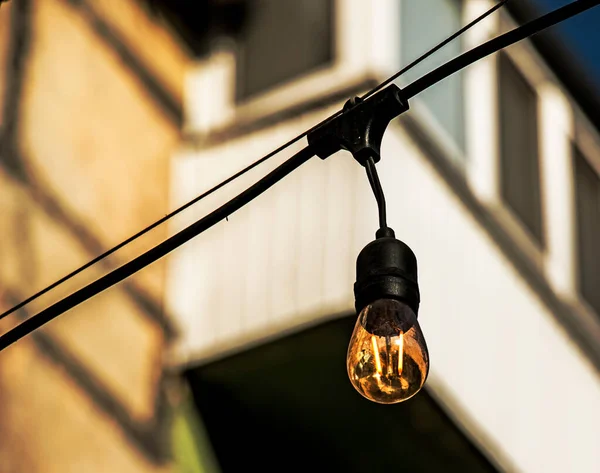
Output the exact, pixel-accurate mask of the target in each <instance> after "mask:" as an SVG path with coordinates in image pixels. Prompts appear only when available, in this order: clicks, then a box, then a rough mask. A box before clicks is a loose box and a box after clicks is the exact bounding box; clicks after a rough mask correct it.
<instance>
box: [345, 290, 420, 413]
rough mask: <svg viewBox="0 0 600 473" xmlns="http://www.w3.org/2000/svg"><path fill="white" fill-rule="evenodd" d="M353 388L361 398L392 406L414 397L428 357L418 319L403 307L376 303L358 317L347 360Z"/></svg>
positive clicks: (388, 301) (396, 303) (389, 302)
mask: <svg viewBox="0 0 600 473" xmlns="http://www.w3.org/2000/svg"><path fill="white" fill-rule="evenodd" d="M346 365H347V368H348V376H349V377H350V381H351V382H352V385H353V386H354V387H355V388H356V390H357V391H358V392H359V393H361V394H362V395H363V396H364V397H366V398H367V399H369V400H371V401H375V402H379V403H381V404H394V403H396V402H401V401H405V400H406V399H408V398H410V397H412V396H414V395H415V394H416V393H417V392H418V391H419V390H420V389H421V388H422V387H423V384H425V380H426V379H427V374H428V373H429V353H428V352H427V345H426V344H425V339H424V338H423V332H421V327H419V323H418V322H417V317H416V315H415V313H414V312H413V311H412V309H411V308H410V307H408V306H407V305H406V304H404V303H402V302H399V301H396V300H393V299H379V300H377V301H375V302H373V303H372V304H369V305H367V306H366V307H365V308H364V309H363V310H362V311H361V312H360V314H359V315H358V320H357V321H356V326H355V327H354V332H353V333H352V338H351V339H350V346H349V347H348V357H347V359H346Z"/></svg>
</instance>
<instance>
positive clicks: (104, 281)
mask: <svg viewBox="0 0 600 473" xmlns="http://www.w3.org/2000/svg"><path fill="white" fill-rule="evenodd" d="M505 3H506V0H504V1H503V2H499V3H498V4H497V5H495V6H494V7H493V8H492V9H491V10H490V11H487V12H486V13H484V15H482V16H481V17H479V18H478V19H476V20H475V21H480V20H481V19H483V18H485V17H486V16H487V15H489V14H490V13H492V12H493V11H495V10H497V9H498V8H500V7H501V6H502V5H504V4H505ZM598 4H600V0H576V1H574V2H572V3H569V4H567V5H565V6H563V7H561V8H558V9H556V10H554V11H551V12H550V13H547V14H545V15H543V16H541V17H539V18H537V19H534V20H532V21H530V22H528V23H526V24H524V25H522V26H519V27H517V28H515V29H513V30H511V31H509V32H507V33H504V34H502V35H500V36H498V37H496V38H494V39H491V40H489V41H487V42H485V43H483V44H482V45H480V46H477V47H475V48H473V49H471V50H469V51H467V52H465V53H463V54H461V55H459V56H458V57H456V58H454V59H452V60H450V61H448V62H447V63H445V64H443V65H442V66H440V67H438V68H436V69H434V70H433V71H431V72H429V73H427V74H425V75H424V76H422V77H421V78H419V79H417V80H415V81H414V82H412V83H411V84H409V85H408V86H407V87H405V88H404V89H403V90H402V91H401V92H402V99H403V100H406V101H408V100H409V99H411V98H413V97H414V96H416V95H418V94H419V93H421V92H422V91H424V90H426V89H427V88H429V87H431V86H432V85H434V84H436V83H438V82H439V81H441V80H443V79H445V78H446V77H449V76H450V75H452V74H454V73H456V72H458V71H459V70H461V69H463V68H465V67H467V66H469V65H470V64H473V63H474V62H476V61H478V60H479V59H482V58H484V57H486V56H489V55H490V54H493V53H495V52H497V51H499V50H501V49H503V48H505V47H507V46H510V45H512V44H514V43H516V42H518V41H521V40H523V39H525V38H528V37H530V36H532V35H534V34H536V33H539V32H540V31H542V30H544V29H546V28H549V27H551V26H553V25H556V24H557V23H560V22H562V21H565V20H567V19H569V18H571V17H573V16H575V15H578V14H581V13H583V12H584V11H586V10H589V9H590V8H593V7H595V6H597V5H598ZM472 24H474V22H472ZM472 24H471V25H470V26H472ZM467 26H469V25H467ZM470 26H469V27H470ZM466 29H468V28H467V27H464V28H462V29H461V30H459V31H458V32H457V33H455V35H453V36H454V37H456V36H458V35H460V34H462V32H464V31H466ZM451 38H452V37H451ZM450 40H451V39H450V38H448V39H446V40H444V41H443V42H442V43H440V45H438V46H436V47H435V48H434V50H437V49H439V48H441V47H443V46H444V45H445V44H447V43H448V42H449V41H450ZM434 50H432V51H433V52H435V51H434ZM432 51H428V52H427V53H425V54H424V55H423V56H421V58H419V59H418V60H417V61H414V62H413V63H412V64H409V66H407V67H406V68H404V69H403V71H400V72H399V73H397V74H395V75H394V76H392V77H391V78H389V79H387V80H386V81H384V83H382V84H380V85H378V86H377V87H376V88H375V89H373V90H372V91H369V92H368V93H367V94H365V96H363V97H362V98H361V99H359V100H358V101H357V104H356V107H360V106H361V104H364V103H365V102H364V99H366V98H369V97H371V96H373V97H371V99H376V98H377V97H379V96H380V94H382V93H383V92H386V91H387V90H388V89H389V87H388V88H387V89H385V90H382V91H381V92H380V93H379V94H377V95H375V93H376V92H377V91H379V90H381V89H383V88H384V87H385V86H386V85H387V84H389V83H390V82H391V81H393V80H394V79H395V78H396V77H398V76H399V75H400V74H402V73H403V72H405V71H406V70H408V69H409V68H410V67H414V65H416V64H417V63H418V62H420V61H422V60H423V59H425V58H426V57H428V56H429V55H431V54H433V52H432ZM391 87H394V88H395V89H397V88H396V87H395V86H391ZM388 95H389V94H388ZM407 108H408V107H407ZM407 108H406V109H407ZM352 111H353V110H352V107H350V108H344V109H343V111H339V112H337V113H336V114H334V115H332V116H331V117H329V118H327V119H326V120H324V121H323V122H321V123H319V124H318V125H316V126H315V127H313V128H311V129H310V130H307V131H306V132H304V133H302V134H300V135H298V136H297V137H295V138H294V139H292V140H290V141H289V142H288V143H286V144H284V145H282V146H281V147H279V148H278V149H277V150H275V151H273V152H271V153H269V154H267V155H266V156H264V157H263V158H261V159H259V160H258V161H255V162H254V163H252V164H251V165H249V166H248V167H247V168H244V169H242V170H241V171H239V172H238V173H236V174H235V175H233V176H231V177H230V178H228V179H227V180H226V181H223V182H222V183H220V184H218V185H217V186H215V187H213V188H212V189H210V190H208V191H207V192H205V193H204V194H202V195H201V196H198V197H196V198H195V199H193V200H192V201H190V202H188V203H187V204H185V205H184V206H182V207H180V208H178V209H177V210H175V211H173V212H171V213H170V214H168V215H167V216H165V217H163V218H162V219H160V220H159V221H157V222H155V223H154V224H152V225H150V226H149V227H147V228H146V229H144V230H142V231H141V232H139V233H138V234H136V235H134V236H132V237H130V238H129V239H128V240H126V241H125V242H123V243H121V244H119V245H117V246H116V247H114V248H112V249H111V250H109V251H107V252H105V253H104V254H103V255H100V256H99V257H97V258H95V259H94V260H92V262H89V263H87V264H86V265H84V266H82V267H81V268H79V269H78V270H76V271H74V272H73V273H71V275H68V276H65V277H64V278H63V279H62V280H60V281H57V282H56V283H54V284H53V285H51V286H48V288H46V289H44V290H43V291H40V293H38V294H36V295H34V296H32V297H30V298H29V299H27V300H26V301H23V302H22V303H20V304H18V305H17V306H15V307H13V308H12V309H10V310H9V311H6V312H5V313H3V314H2V315H0V318H1V317H4V316H6V315H8V314H10V313H12V312H14V311H16V310H18V309H19V308H21V307H23V306H24V305H25V304H26V303H28V302H30V301H31V300H34V299H35V298H37V297H39V296H41V295H42V293H45V292H47V291H49V290H50V289H51V288H53V287H56V286H57V285H59V284H61V283H62V282H64V281H66V280H68V279H70V278H71V277H73V276H74V275H75V274H77V273H78V272H80V271H83V270H84V269H85V268H87V267H89V266H91V265H92V264H95V263H96V262H98V261H100V260H101V259H103V258H105V257H107V256H108V255H110V254H112V253H114V252H115V251H117V250H118V249H119V248H122V247H123V246H125V245H126V244H128V243H130V242H131V241H133V240H135V239H137V238H139V237H140V236H141V235H143V234H145V233H147V232H148V231H150V230H151V229H152V228H155V227H156V226H158V225H160V224H161V223H163V222H164V221H166V220H168V219H169V218H171V217H172V216H174V215H176V214H177V213H179V212H181V211H183V210H184V209H185V208H188V207H189V206H191V205H193V203H196V202H198V201H199V200H201V199H203V198H204V197H206V196H208V195H210V194H212V193H213V192H215V191H216V190H218V189H220V188H221V187H223V186H225V185H226V184H228V183H230V182H231V181H233V180H234V179H237V178H238V177H240V176H241V175H243V174H245V173H246V172H248V171H249V170H251V169H253V168H254V167H256V166H258V165H259V164H261V163H263V162H265V161H266V160H267V159H270V158H271V157H272V156H274V155H275V154H277V153H279V152H280V151H282V150H284V149H286V148H287V147H289V146H291V145H292V144H293V143H295V142H297V141H298V140H300V139H301V138H303V137H305V136H307V135H309V134H310V133H313V132H316V131H318V130H319V129H322V128H323V127H325V126H326V125H327V124H329V123H331V122H333V121H334V120H335V119H337V118H339V117H341V116H342V115H343V114H351V113H352ZM399 113H400V112H399ZM309 138H310V137H309ZM309 143H310V139H309ZM315 154H319V150H317V149H316V148H315V147H314V146H313V145H311V144H309V146H307V147H305V148H304V149H302V150H301V151H299V152H298V153H296V154H295V155H293V156H292V157H291V158H289V159H288V160H287V161H285V162H283V163H282V164H281V165H280V166H279V167H277V168H275V169H274V170H273V171H271V172H270V173H268V174H267V175H266V176H264V177H263V178H262V179H260V180H259V181H257V182H256V183H255V184H254V185H252V186H251V187H249V188H248V189H246V190H245V191H243V192H242V193H241V194H239V195H238V196H236V197H234V198H233V199H231V200H230V201H229V202H227V203H225V204H224V205H222V206H221V207H219V208H217V209H216V210H214V211H213V212H211V213H209V214H208V215H206V216H205V217H203V218H201V219H200V220H198V221H197V222H195V223H193V224H191V225H190V226H188V227H187V228H185V229H183V230H181V231H180V232H178V233H176V234H175V235H173V236H171V237H170V238H168V239H167V240H165V241H163V242H162V243H160V244H158V245H157V246H155V247H154V248H152V249H150V250H148V251H146V252H145V253H143V254H141V255H139V256H138V257H136V258H134V259H133V260H131V261H129V262H127V263H125V264H123V265H122V266H120V267H118V268H116V269H115V270H113V271H111V272H110V273H108V274H106V275H105V276H102V277H100V278H99V279H97V280H96V281H94V282H92V283H90V284H88V285H87V286H84V287H83V288H81V289H79V290H77V291H75V292H74V293H72V294H70V295H69V296H67V297H65V298H63V299H62V300H60V301H58V302H56V303H55V304H52V305H51V306H49V307H48V308H46V309H44V310H42V311H41V312H39V313H37V314H36V315H34V316H32V317H30V318H29V319H27V320H25V321H23V322H21V323H20V324H19V325H17V326H16V327H14V328H12V329H11V330H9V331H8V332H6V333H5V334H3V335H1V336H0V351H2V350H4V349H5V348H7V347H8V346H10V345H12V344H13V343H15V342H16V341H18V340H20V339H21V338H23V337H25V336H26V335H28V334H30V333H31V332H33V331H34V330H36V329H38V328H40V327H41V326H43V325H44V324H46V323H47V322H49V321H51V320H53V319H54V318H56V317H58V316H59V315H61V314H63V313H65V312H67V311H68V310H70V309H72V308H73V307H75V306H77V305H79V304H81V303H82V302H84V301H86V300H88V299H90V298H91V297H93V296H95V295H97V294H99V293H100V292H102V291H104V290H106V289H108V288H109V287H112V286H113V285H115V284H117V283H119V282H120V281H122V280H124V279H126V278H127V277H129V276H131V275H132V274H134V273H136V272H137V271H139V270H141V269H143V268H145V267H146V266H148V265H150V264H152V263H154V262H155V261H157V260H158V259H160V258H162V257H163V256H165V255H167V254H168V253H170V252H171V251H173V250H175V249H176V248H178V247H180V246H181V245H183V244H184V243H186V242H188V241H189V240H191V239H192V238H194V237H196V236H197V235H199V234H201V233H203V232H204V231H206V230H207V229H209V228H211V227H212V226H214V225H216V224H217V223H219V222H220V221H222V220H224V219H225V218H226V217H227V216H229V215H231V214H232V213H234V212H235V211H237V210H239V209H240V208H242V207H243V206H244V205H246V204H247V203H249V202H251V201H252V200H253V199H254V198H256V197H258V196H259V195H261V194H262V193H263V192H265V191H266V190H267V189H269V188H270V187H272V186H273V185H275V184H276V183H277V182H279V181H280V180H281V179H283V178H284V177H285V176H287V175H288V174H290V173H291V172H293V171H294V170H296V169H297V168H298V167H300V166H301V165H302V164H304V163H305V162H307V161H308V160H309V159H310V158H312V157H313V156H315ZM319 156H321V154H319ZM321 157H322V156H321ZM370 166H371V165H370V164H369V167H370ZM368 172H369V174H370V170H369V168H368ZM380 217H382V218H383V219H384V218H385V214H383V215H381V214H380Z"/></svg>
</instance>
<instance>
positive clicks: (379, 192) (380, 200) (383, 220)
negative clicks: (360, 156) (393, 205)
mask: <svg viewBox="0 0 600 473" xmlns="http://www.w3.org/2000/svg"><path fill="white" fill-rule="evenodd" d="M365 169H366V170H367V177H368V179H369V184H371V189H373V194H375V200H376V201H377V209H378V211H379V228H382V229H383V228H387V216H386V205H385V195H384V194H383V188H382V187H381V181H379V175H378V174H377V168H376V167H375V161H373V158H369V159H367V160H366V162H365Z"/></svg>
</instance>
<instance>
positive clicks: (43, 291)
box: [0, 0, 508, 320]
mask: <svg viewBox="0 0 600 473" xmlns="http://www.w3.org/2000/svg"><path fill="white" fill-rule="evenodd" d="M507 1H508V0H502V1H501V2H499V3H498V4H497V5H495V6H494V7H492V8H490V9H489V10H488V11H486V12H485V13H483V14H482V15H481V16H479V17H477V18H476V19H475V20H473V21H472V22H471V23H469V24H468V25H466V26H464V27H463V28H461V29H460V30H458V31H457V32H456V33H454V34H453V35H452V36H450V37H448V38H446V39H445V40H444V41H442V42H441V43H439V44H437V45H436V46H435V47H433V48H432V49H430V50H429V51H427V52H426V53H425V54H423V55H422V56H420V57H419V58H417V59H415V60H414V61H413V62H412V63H410V64H409V65H408V66H406V67H404V68H403V69H402V70H400V71H399V72H397V73H396V74H394V75H393V76H391V77H390V78H388V79H387V80H385V81H384V82H382V83H381V84H379V85H378V86H377V87H375V88H374V89H371V90H370V91H369V92H367V93H366V94H365V95H363V97H362V99H363V100H364V99H365V98H367V97H369V96H371V95H373V94H374V93H375V92H377V91H378V90H380V89H382V88H383V87H385V86H386V85H388V84H389V83H390V82H392V81H393V80H394V79H396V78H398V77H399V76H401V75H402V74H404V73H405V72H407V71H409V70H410V69H412V68H413V67H415V66H416V65H417V64H419V63H420V62H422V61H423V60H425V59H427V58H428V57H429V56H431V55H432V54H433V53H435V52H437V51H438V50H440V49H441V48H442V47H444V46H445V45H446V44H448V43H449V42H451V41H452V40H454V39H455V38H457V37H458V36H460V35H461V34H463V33H464V32H465V31H467V30H468V29H469V28H471V27H472V26H474V25H475V24H477V23H479V22H480V21H481V20H483V19H484V18H485V17H487V16H488V15H490V14H491V13H493V12H494V11H496V10H497V9H498V8H500V7H501V6H503V5H504V4H505V3H506V2H507ZM342 113H343V111H342V110H340V111H338V112H336V113H335V114H333V115H332V116H330V117H328V118H326V119H325V120H323V121H322V122H320V123H319V124H317V125H315V126H314V127H312V128H311V129H310V130H306V131H305V132H304V133H301V134H300V135H298V136H296V137H295V138H292V139H291V140H289V141H288V142H287V143H285V144H283V145H281V146H280V147H279V148H277V149H276V150H274V151H272V152H270V153H269V154H267V155H266V156H263V157H262V158H260V159H258V160H256V161H254V162H253V163H252V164H250V165H248V166H247V167H245V168H244V169H241V170H240V171H238V172H237V173H235V174H234V175H232V176H230V177H229V178H227V179H225V180H224V181H223V182H221V183H219V184H217V185H216V186H214V187H212V188H211V189H209V190H207V191H206V192H204V193H202V194H200V195H199V196H197V197H195V198H194V199H192V200H190V201H189V202H187V203H186V204H184V205H182V206H181V207H179V208H177V209H175V210H173V211H172V212H170V213H168V214H167V215H165V216H164V217H162V218H161V219H159V220H157V221H156V222H154V223H152V224H151V225H149V226H147V227H146V228H144V229H142V230H140V231H139V232H138V233H136V234H135V235H132V236H130V237H129V238H127V239H126V240H124V241H122V242H121V243H119V244H118V245H116V246H114V247H112V248H111V249H109V250H107V251H105V252H104V253H102V254H101V255H98V256H96V257H95V258H94V259H92V260H91V261H88V262H87V263H85V264H84V265H83V266H80V267H79V268H77V269H75V270H73V271H72V272H70V273H69V274H67V275H66V276H63V277H62V278H61V279H59V280H58V281H55V282H54V283H52V284H50V285H49V286H47V287H45V288H44V289H41V290H40V291H38V292H36V293H35V294H33V295H31V296H30V297H28V298H27V299H25V300H23V301H21V302H19V303H18V304H17V305H15V306H14V307H11V308H10V309H8V310H6V311H5V312H3V313H1V314H0V320H2V319H3V318H4V317H7V316H9V315H10V314H12V313H13V312H16V311H17V310H19V309H21V308H22V307H24V306H25V305H27V304H29V303H30V302H32V301H34V300H36V299H38V298H39V297H41V296H43V295H44V294H46V293H48V292H49V291H51V290H52V289H54V288H55V287H58V286H60V285H61V284H62V283H64V282H66V281H68V280H69V279H72V278H74V277H75V276H77V275H78V274H79V273H81V272H82V271H85V270H86V269H87V268H89V267H90V266H93V265H94V264H96V263H99V262H100V261H102V260H103V259H105V258H107V257H108V256H110V255H112V254H113V253H115V252H117V251H118V250H120V249H121V248H123V247H125V246H127V245H128V244H129V243H132V242H133V241H135V240H137V239H138V238H140V237H142V236H143V235H145V234H146V233H148V232H149V231H151V230H153V229H155V228H156V227H158V226H159V225H162V224H163V223H165V222H166V221H167V220H170V219H171V218H173V217H174V216H176V215H177V214H179V213H181V212H183V211H184V210H186V209H187V208H189V207H191V206H192V205H194V204H195V203H197V202H199V201H201V200H202V199H204V198H206V197H208V196H209V195H211V194H213V193H214V192H216V191H218V190H219V189H221V188H222V187H224V186H226V185H227V184H229V183H230V182H232V181H234V180H235V179H237V178H238V177H241V176H243V175H244V174H246V173H247V172H249V171H251V170H252V169H254V168H255V167H257V166H259V165H260V164H262V163H264V162H265V161H267V160H268V159H270V158H272V157H273V156H275V155H276V154H278V153H280V152H281V151H283V150H284V149H286V148H288V147H289V146H291V145H293V144H294V143H296V142H297V141H299V140H300V139H302V138H304V137H305V136H306V135H308V134H309V133H310V132H311V131H313V130H315V129H316V128H318V127H320V126H322V125H324V124H326V123H327V122H329V121H330V120H333V119H334V118H337V117H338V116H340V115H341V114H342Z"/></svg>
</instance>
